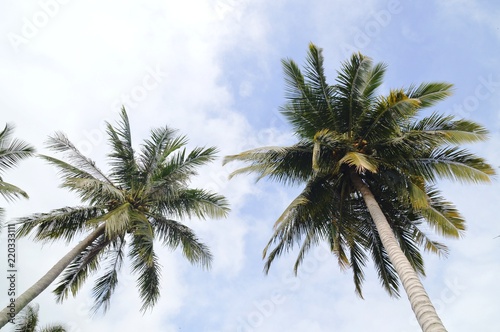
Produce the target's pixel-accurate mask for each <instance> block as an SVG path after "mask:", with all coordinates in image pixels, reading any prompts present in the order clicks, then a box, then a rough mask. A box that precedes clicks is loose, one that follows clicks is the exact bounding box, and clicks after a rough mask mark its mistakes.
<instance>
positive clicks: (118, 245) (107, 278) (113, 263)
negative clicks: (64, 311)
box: [92, 237, 126, 312]
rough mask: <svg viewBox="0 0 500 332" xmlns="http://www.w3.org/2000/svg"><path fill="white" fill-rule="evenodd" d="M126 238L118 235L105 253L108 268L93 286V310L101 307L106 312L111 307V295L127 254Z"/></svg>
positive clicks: (105, 262)
mask: <svg viewBox="0 0 500 332" xmlns="http://www.w3.org/2000/svg"><path fill="white" fill-rule="evenodd" d="M125 244H126V242H125V239H124V238H121V237H116V240H115V241H113V242H112V246H111V247H109V249H108V250H107V252H106V253H105V254H104V256H105V257H104V258H103V260H104V264H106V265H107V266H106V268H105V271H104V274H103V275H102V276H101V277H99V278H98V279H97V280H96V282H95V284H94V287H93V288H92V296H93V297H94V299H95V300H94V303H95V304H94V306H93V310H94V311H96V310H98V309H99V308H101V307H102V308H103V311H104V312H106V311H107V310H108V309H109V305H110V302H111V295H113V292H114V290H115V288H116V286H117V285H118V272H119V271H120V269H121V267H122V264H123V258H124V256H125V253H124V249H125Z"/></svg>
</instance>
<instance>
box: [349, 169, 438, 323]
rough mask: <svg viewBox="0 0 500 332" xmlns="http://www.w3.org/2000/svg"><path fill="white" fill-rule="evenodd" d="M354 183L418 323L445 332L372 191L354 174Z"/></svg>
mask: <svg viewBox="0 0 500 332" xmlns="http://www.w3.org/2000/svg"><path fill="white" fill-rule="evenodd" d="M351 178H352V181H353V183H354V186H355V187H356V189H357V190H359V191H360V192H361V195H362V196H363V199H364V201H365V203H366V206H367V208H368V211H369V212H370V215H371V216H372V219H373V221H374V223H375V226H376V227H377V231H378V233H379V236H380V239H381V241H382V244H383V245H384V248H385V250H386V251H387V254H388V255H389V259H390V260H391V263H392V264H393V265H394V268H395V269H396V272H397V273H398V275H399V278H400V279H401V282H402V284H403V287H404V289H405V291H406V294H407V295H408V299H409V300H410V303H411V307H412V309H413V312H414V313H415V316H416V317H417V321H418V323H419V324H420V327H421V328H422V331H424V332H445V331H446V328H445V327H444V325H443V323H442V322H441V319H440V318H439V316H438V315H437V313H436V309H434V306H433V305H432V303H431V300H430V299H429V296H428V295H427V292H426V291H425V289H424V286H423V285H422V283H421V281H420V279H419V277H418V274H417V272H415V270H414V269H413V267H412V266H411V264H410V262H409V261H408V259H407V258H406V256H405V254H404V253H403V251H402V250H401V247H400V246H399V243H398V241H397V240H396V237H395V236H394V233H393V231H392V228H391V226H390V225H389V222H388V221H387V219H386V217H385V215H384V213H383V212H382V210H381V209H380V206H379V204H378V202H377V200H376V199H375V197H374V196H373V193H372V192H371V190H370V188H368V186H367V185H366V184H365V183H363V181H362V180H361V178H360V177H359V176H358V175H357V174H351Z"/></svg>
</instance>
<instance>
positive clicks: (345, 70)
mask: <svg viewBox="0 0 500 332" xmlns="http://www.w3.org/2000/svg"><path fill="white" fill-rule="evenodd" d="M372 68H373V61H372V59H371V58H369V57H366V56H364V55H362V54H361V53H356V54H353V55H352V56H351V59H350V60H349V61H346V62H344V63H343V64H342V68H341V70H340V71H339V72H338V76H337V84H336V85H335V88H336V91H337V93H338V94H337V105H336V107H337V109H338V110H339V119H342V121H343V124H342V125H341V126H340V127H339V128H338V129H337V130H338V131H339V132H345V133H347V135H348V136H349V137H351V136H352V134H353V129H354V127H355V122H354V120H355V119H357V118H358V117H359V116H360V115H361V114H362V113H363V111H364V109H365V107H366V106H367V104H366V103H367V101H366V99H365V98H364V94H365V88H366V87H367V83H368V80H369V79H371V74H372V73H373V71H372Z"/></svg>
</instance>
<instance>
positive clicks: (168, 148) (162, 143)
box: [140, 127, 187, 183]
mask: <svg viewBox="0 0 500 332" xmlns="http://www.w3.org/2000/svg"><path fill="white" fill-rule="evenodd" d="M175 132H176V131H175V130H173V129H170V128H168V127H163V128H157V129H153V130H151V134H150V139H146V140H144V144H143V145H142V148H141V155H140V161H141V163H140V165H141V173H142V174H144V176H145V177H146V179H145V181H144V182H145V183H148V182H149V181H150V179H151V177H152V176H153V175H154V174H156V173H157V172H158V170H159V169H161V166H162V165H163V163H164V161H165V159H166V158H167V157H168V156H169V155H170V154H171V153H173V152H174V151H176V150H178V149H180V148H182V147H183V146H185V145H186V144H187V138H186V137H185V136H179V137H174V136H173V135H174V134H175Z"/></svg>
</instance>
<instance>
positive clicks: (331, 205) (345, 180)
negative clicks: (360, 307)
mask: <svg viewBox="0 0 500 332" xmlns="http://www.w3.org/2000/svg"><path fill="white" fill-rule="evenodd" d="M282 63H283V67H284V72H285V77H286V93H287V94H286V98H287V103H286V104H285V106H284V107H283V108H282V114H283V115H284V116H285V117H286V118H287V120H288V121H289V122H290V124H291V125H292V127H293V130H294V132H295V134H296V136H297V138H298V142H297V143H296V144H294V145H292V146H289V147H262V148H257V149H253V150H250V151H245V152H242V153H240V154H237V155H233V156H228V157H226V158H225V161H224V162H225V163H227V162H230V161H242V162H244V163H247V166H245V167H242V168H240V169H238V170H236V171H235V172H233V174H232V176H234V175H237V174H242V173H257V174H258V175H259V179H260V178H264V177H267V178H269V179H271V180H275V181H278V182H281V183H283V184H305V188H304V190H303V191H302V192H301V194H300V195H299V196H298V197H297V198H296V199H295V200H293V201H292V203H291V204H290V205H289V206H288V207H287V208H286V210H285V211H284V212H283V213H282V215H281V216H280V217H279V218H278V220H277V221H276V223H275V225H274V233H273V235H272V237H271V239H270V241H269V243H268V245H267V246H266V248H265V249H264V258H266V263H265V272H266V273H267V272H268V271H269V268H270V266H271V264H272V262H273V261H274V259H275V258H276V257H278V256H280V255H282V254H283V253H285V252H287V251H290V250H291V249H292V248H294V247H295V246H296V245H299V247H300V249H299V252H298V257H297V260H296V263H295V267H294V268H295V272H297V268H298V267H299V265H300V263H301V262H302V260H303V258H304V255H305V254H306V253H307V251H308V250H309V249H310V248H311V247H312V246H314V245H316V244H318V243H319V242H320V241H326V242H327V243H328V245H329V247H330V249H331V251H332V253H333V254H334V255H336V256H337V258H338V262H339V264H340V266H341V267H342V268H351V269H352V271H353V278H354V284H355V290H356V292H357V293H358V294H359V295H360V296H362V290H361V285H362V282H363V280H364V274H363V268H364V266H365V265H366V261H367V259H368V255H371V256H372V259H373V261H374V264H375V267H376V269H377V272H378V275H379V278H380V280H381V282H382V284H383V286H384V287H385V289H386V290H387V291H388V292H389V294H390V295H394V296H398V294H399V293H398V291H399V288H398V284H399V282H401V283H402V285H403V287H404V289H405V291H406V293H407V295H408V297H409V300H410V302H411V305H412V308H413V311H414V312H415V315H416V317H417V320H418V322H419V324H420V325H421V327H422V329H423V330H424V331H445V328H444V326H443V324H442V322H441V320H440V318H439V317H438V315H437V314H436V311H435V309H434V307H433V305H432V303H431V301H430V300H429V297H428V295H427V293H426V291H425V290H424V288H423V286H422V283H421V281H420V278H419V275H421V276H423V275H424V265H423V260H422V256H421V254H420V248H421V247H423V248H424V249H425V250H428V251H431V252H435V253H437V254H446V253H447V247H446V246H444V245H443V244H441V243H439V242H436V241H434V240H432V239H431V238H429V237H428V235H427V234H426V233H425V232H424V231H423V229H422V225H423V224H427V225H429V226H430V227H431V228H433V229H434V230H435V231H436V232H437V233H438V234H440V235H443V236H448V237H459V236H460V235H461V234H462V232H463V231H464V229H465V224H464V219H463V218H462V216H461V215H460V214H459V212H458V211H457V209H456V208H455V207H454V206H453V205H452V204H451V203H450V202H448V201H446V200H445V199H444V198H443V197H442V195H441V193H440V192H439V190H438V189H437V188H436V187H435V182H436V180H437V179H439V178H445V179H451V180H458V181H462V182H467V183H468V182H473V183H475V182H488V181H490V176H491V175H492V174H494V171H493V169H492V168H491V167H490V166H489V165H488V164H486V163H485V161H484V160H483V159H481V158H479V157H477V156H475V155H474V154H472V153H470V152H468V151H466V150H464V149H461V148H459V147H458V145H459V144H462V143H470V142H476V141H481V140H484V139H486V136H487V131H486V130H485V129H484V128H483V127H481V126H480V125H478V124H476V123H474V122H471V121H467V120H460V119H454V118H453V117H451V116H445V115H441V114H438V113H432V114H429V115H427V116H423V115H421V113H420V112H421V110H423V109H425V108H428V107H431V106H433V105H434V104H435V103H436V102H438V101H440V100H442V99H444V98H445V97H448V96H449V95H450V93H451V88H452V86H451V84H447V83H423V84H420V85H418V86H413V85H412V86H410V87H409V88H407V89H394V90H390V92H389V94H388V95H387V96H377V95H376V94H375V93H376V90H377V88H378V87H379V86H380V85H381V84H382V79H383V76H384V72H385V69H386V66H385V65H384V64H373V62H372V60H371V59H370V58H368V57H366V56H364V55H362V54H354V55H353V56H352V57H351V59H350V60H349V61H347V62H345V63H344V64H343V65H342V69H341V70H340V71H339V72H338V76H337V79H336V82H335V84H333V85H330V84H328V83H327V81H326V77H325V74H324V67H323V57H322V53H321V49H319V48H317V47H316V46H315V45H313V44H311V45H310V46H309V52H308V56H307V63H306V65H305V66H304V71H302V70H301V69H300V68H299V66H298V65H297V64H296V63H295V62H294V61H293V60H290V59H286V60H283V61H282Z"/></svg>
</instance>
